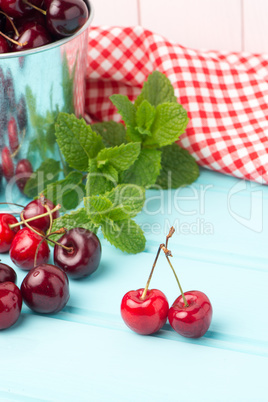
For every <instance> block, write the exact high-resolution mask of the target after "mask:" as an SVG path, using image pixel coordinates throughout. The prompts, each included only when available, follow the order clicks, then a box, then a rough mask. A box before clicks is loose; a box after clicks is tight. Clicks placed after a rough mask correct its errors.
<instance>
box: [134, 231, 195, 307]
mask: <svg viewBox="0 0 268 402" xmlns="http://www.w3.org/2000/svg"><path fill="white" fill-rule="evenodd" d="M174 232H175V229H174V227H173V226H172V227H171V228H170V230H169V233H168V235H167V237H166V245H165V244H164V243H162V244H160V246H159V248H158V251H157V254H156V257H155V260H154V263H153V266H152V269H151V272H150V275H149V278H148V280H147V283H146V286H145V288H144V290H143V293H142V295H141V300H144V299H145V297H146V294H147V291H148V288H149V285H150V282H151V279H152V276H153V272H154V269H155V266H156V263H157V260H158V257H159V254H160V251H161V250H162V251H163V252H164V254H165V256H166V259H167V261H168V264H169V266H170V268H171V269H172V271H173V274H174V276H175V278H176V281H177V284H178V286H179V289H180V292H181V295H182V298H183V302H184V305H185V307H189V304H188V303H187V300H186V297H185V295H184V292H183V290H182V287H181V284H180V281H179V278H178V276H177V274H176V271H175V269H174V267H173V265H172V264H171V261H170V259H169V257H172V254H171V251H170V250H168V249H167V246H168V240H169V239H170V237H171V236H172V235H173V233H174Z"/></svg>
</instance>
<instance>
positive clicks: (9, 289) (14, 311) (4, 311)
mask: <svg viewBox="0 0 268 402" xmlns="http://www.w3.org/2000/svg"><path fill="white" fill-rule="evenodd" d="M21 307H22V297H21V293H20V290H19V288H18V287H17V286H16V285H15V283H13V282H4V283H0V329H6V328H9V327H11V325H13V324H15V322H16V321H17V320H18V318H19V316H20V312H21Z"/></svg>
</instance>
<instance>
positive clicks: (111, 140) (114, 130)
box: [91, 121, 126, 148]
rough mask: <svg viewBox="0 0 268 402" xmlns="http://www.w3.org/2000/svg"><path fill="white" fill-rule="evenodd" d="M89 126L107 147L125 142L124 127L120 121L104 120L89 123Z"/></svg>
mask: <svg viewBox="0 0 268 402" xmlns="http://www.w3.org/2000/svg"><path fill="white" fill-rule="evenodd" d="M91 128H92V130H94V131H95V132H96V133H97V134H99V135H100V136H101V137H102V141H103V143H104V145H105V146H106V147H107V148H108V147H114V146H116V145H121V144H124V143H126V129H125V126H124V125H123V124H121V123H116V122H115V121H104V122H102V123H95V124H91Z"/></svg>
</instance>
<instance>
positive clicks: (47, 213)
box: [9, 204, 61, 229]
mask: <svg viewBox="0 0 268 402" xmlns="http://www.w3.org/2000/svg"><path fill="white" fill-rule="evenodd" d="M60 208H61V205H60V204H58V205H56V206H55V208H53V209H51V210H50V211H49V212H44V213H43V214H41V215H36V216H32V217H31V218H28V219H24V218H23V217H21V221H20V222H17V223H13V224H12V225H9V227H10V229H13V228H15V227H17V226H20V225H22V224H23V223H24V224H25V225H26V223H27V222H31V221H34V220H35V219H39V218H44V217H45V216H47V215H50V214H52V213H53V212H55V211H58V210H59V209H60ZM21 216H22V215H21ZM26 226H28V227H29V225H26Z"/></svg>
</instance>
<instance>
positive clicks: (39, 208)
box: [22, 197, 59, 232]
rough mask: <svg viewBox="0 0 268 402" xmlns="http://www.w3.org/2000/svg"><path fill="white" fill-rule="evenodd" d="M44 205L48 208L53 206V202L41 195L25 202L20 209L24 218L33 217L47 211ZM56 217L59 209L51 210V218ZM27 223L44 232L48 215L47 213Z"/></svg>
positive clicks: (48, 221)
mask: <svg viewBox="0 0 268 402" xmlns="http://www.w3.org/2000/svg"><path fill="white" fill-rule="evenodd" d="M45 205H47V206H48V207H49V208H50V210H52V209H53V208H55V206H54V204H53V203H52V202H51V201H50V200H48V199H46V198H43V197H41V198H38V199H37V200H33V201H31V202H29V204H27V205H26V207H25V208H24V209H23V211H22V214H23V217H24V219H29V218H33V217H34V216H37V215H41V214H44V213H45V212H47V208H46V207H45ZM58 217H59V211H55V212H53V214H52V218H53V219H57V218H58ZM29 225H30V226H34V227H35V228H38V229H40V230H42V231H43V232H46V231H47V230H48V228H49V225H50V217H49V215H46V216H44V217H42V218H37V219H34V220H32V221H31V222H29Z"/></svg>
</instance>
